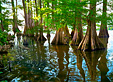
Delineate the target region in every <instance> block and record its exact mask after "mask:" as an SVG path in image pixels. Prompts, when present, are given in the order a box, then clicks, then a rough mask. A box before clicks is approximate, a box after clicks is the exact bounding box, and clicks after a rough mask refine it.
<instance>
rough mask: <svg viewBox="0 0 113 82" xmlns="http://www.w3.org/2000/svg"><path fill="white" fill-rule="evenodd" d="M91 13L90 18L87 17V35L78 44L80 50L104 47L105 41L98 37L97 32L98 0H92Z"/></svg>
mask: <svg viewBox="0 0 113 82" xmlns="http://www.w3.org/2000/svg"><path fill="white" fill-rule="evenodd" d="M90 1H91V4H90V14H89V19H87V23H88V27H87V32H86V35H85V37H84V38H83V39H82V41H81V43H80V44H79V46H78V49H80V50H89V51H92V50H98V49H104V48H105V47H104V45H103V43H102V42H101V41H100V39H99V38H98V37H97V33H96V22H95V17H96V16H95V15H96V1H95V0H90Z"/></svg>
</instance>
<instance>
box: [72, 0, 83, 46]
mask: <svg viewBox="0 0 113 82" xmlns="http://www.w3.org/2000/svg"><path fill="white" fill-rule="evenodd" d="M77 2H79V3H80V0H77ZM76 15H77V17H76V26H75V30H74V35H73V38H72V41H71V45H77V46H78V45H79V43H80V42H81V40H82V38H83V30H82V22H81V15H80V14H79V13H78V12H76Z"/></svg>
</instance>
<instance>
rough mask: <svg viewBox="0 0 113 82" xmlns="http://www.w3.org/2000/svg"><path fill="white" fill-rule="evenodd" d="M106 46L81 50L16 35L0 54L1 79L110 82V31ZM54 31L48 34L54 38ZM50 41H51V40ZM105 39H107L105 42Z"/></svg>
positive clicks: (112, 34) (112, 46)
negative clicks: (52, 33)
mask: <svg viewBox="0 0 113 82" xmlns="http://www.w3.org/2000/svg"><path fill="white" fill-rule="evenodd" d="M109 34H110V37H109V39H108V41H107V40H106V39H104V40H102V41H103V42H104V44H105V45H106V44H107V49H106V50H100V51H93V52H80V51H78V50H76V49H75V47H74V46H68V45H59V46H55V45H51V44H50V43H49V41H46V42H45V43H41V42H35V40H33V39H32V38H28V39H27V41H28V43H29V45H28V46H24V45H23V40H25V39H26V37H22V36H20V37H16V38H15V45H14V47H12V49H10V50H9V53H8V54H0V81H3V82H4V81H6V82H7V81H8V82H10V81H11V82H76V81H78V82H83V81H86V82H87V81H90V82H92V81H96V82H97V81H98V82H113V31H109ZM53 37H54V35H52V36H51V38H53ZM50 42H51V41H50ZM107 42H108V43H107Z"/></svg>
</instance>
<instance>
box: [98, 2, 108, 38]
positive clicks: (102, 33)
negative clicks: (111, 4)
mask: <svg viewBox="0 0 113 82" xmlns="http://www.w3.org/2000/svg"><path fill="white" fill-rule="evenodd" d="M106 11H107V0H103V13H102V21H101V26H100V32H99V37H100V38H108V37H109V34H108V30H107V12H106Z"/></svg>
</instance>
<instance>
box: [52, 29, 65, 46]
mask: <svg viewBox="0 0 113 82" xmlns="http://www.w3.org/2000/svg"><path fill="white" fill-rule="evenodd" d="M51 44H54V45H64V44H67V43H66V41H65V40H64V34H63V28H59V29H58V30H57V31H56V34H55V37H54V39H53V40H52V43H51Z"/></svg>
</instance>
